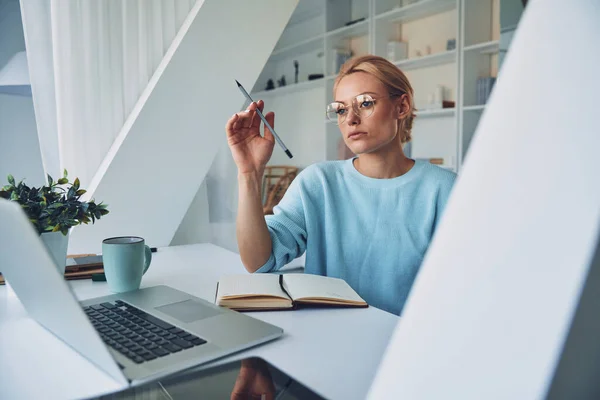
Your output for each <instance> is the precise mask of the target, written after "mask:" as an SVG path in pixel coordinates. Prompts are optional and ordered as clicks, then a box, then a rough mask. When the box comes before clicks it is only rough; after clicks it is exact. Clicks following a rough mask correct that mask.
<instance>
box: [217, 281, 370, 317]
mask: <svg viewBox="0 0 600 400" xmlns="http://www.w3.org/2000/svg"><path fill="white" fill-rule="evenodd" d="M215 304H217V305H219V306H222V307H227V308H231V309H233V310H238V311H252V310H255V311H266V310H293V309H295V308H298V307H301V306H302V307H304V306H330V307H368V304H367V302H365V301H364V300H363V299H362V298H361V297H360V296H359V295H358V294H357V293H356V292H355V291H354V289H352V288H351V287H350V285H348V284H347V283H346V282H345V281H344V280H343V279H339V278H331V277H326V276H320V275H312V274H297V273H294V274H239V275H224V276H222V277H221V278H220V279H219V282H218V284H217V292H216V295H215Z"/></svg>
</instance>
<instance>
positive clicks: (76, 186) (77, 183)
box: [73, 178, 81, 190]
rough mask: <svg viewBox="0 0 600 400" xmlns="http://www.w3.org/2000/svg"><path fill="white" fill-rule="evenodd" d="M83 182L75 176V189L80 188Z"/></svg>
mask: <svg viewBox="0 0 600 400" xmlns="http://www.w3.org/2000/svg"><path fill="white" fill-rule="evenodd" d="M80 184H81V183H80V182H79V178H75V182H73V186H74V187H75V190H79V185H80Z"/></svg>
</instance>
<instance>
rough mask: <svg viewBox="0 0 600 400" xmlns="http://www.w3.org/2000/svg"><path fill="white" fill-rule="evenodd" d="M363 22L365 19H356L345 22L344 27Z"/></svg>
mask: <svg viewBox="0 0 600 400" xmlns="http://www.w3.org/2000/svg"><path fill="white" fill-rule="evenodd" d="M364 20H365V17H362V18H357V19H353V20H352V21H348V22H346V23H345V24H344V25H346V26H350V25H354V24H358V23H359V22H362V21H364Z"/></svg>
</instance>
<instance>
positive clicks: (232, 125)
mask: <svg viewBox="0 0 600 400" xmlns="http://www.w3.org/2000/svg"><path fill="white" fill-rule="evenodd" d="M238 120H239V117H238V115H237V114H233V116H232V117H231V118H229V119H228V120H227V123H226V124H225V132H227V136H231V135H233V134H234V131H235V129H236V124H237V121H238Z"/></svg>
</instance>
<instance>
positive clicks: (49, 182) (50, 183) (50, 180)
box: [48, 174, 54, 186]
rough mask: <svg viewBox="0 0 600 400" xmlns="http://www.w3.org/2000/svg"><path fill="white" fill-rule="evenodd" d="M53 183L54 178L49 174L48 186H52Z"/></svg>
mask: <svg viewBox="0 0 600 400" xmlns="http://www.w3.org/2000/svg"><path fill="white" fill-rule="evenodd" d="M53 183H54V181H53V180H52V177H51V176H50V174H48V186H52V184H53Z"/></svg>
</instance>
